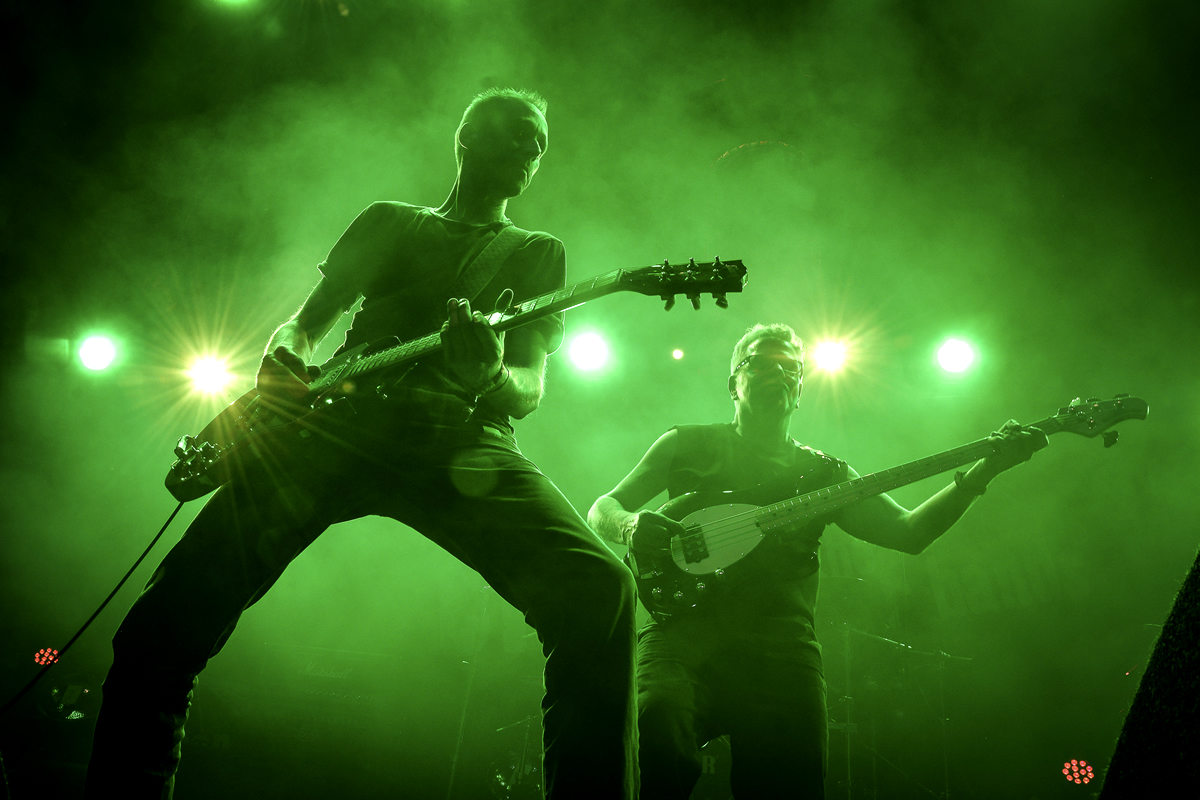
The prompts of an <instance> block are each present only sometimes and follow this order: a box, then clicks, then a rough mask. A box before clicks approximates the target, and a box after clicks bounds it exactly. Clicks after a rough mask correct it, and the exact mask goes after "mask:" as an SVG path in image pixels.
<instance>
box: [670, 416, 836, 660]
mask: <svg viewBox="0 0 1200 800" xmlns="http://www.w3.org/2000/svg"><path fill="white" fill-rule="evenodd" d="M674 430H675V432H676V437H677V438H676V447H675V456H674V458H673V460H672V462H671V468H670V471H669V473H668V475H667V493H668V494H669V495H670V497H671V498H672V499H673V498H675V497H678V496H679V495H682V494H687V493H688V492H708V491H712V492H732V491H741V490H744V489H753V488H755V487H757V486H761V485H763V484H778V485H779V486H780V487H781V492H782V493H781V494H780V496H778V497H774V498H773V499H772V502H773V501H775V500H783V499H785V498H786V497H787V496H789V495H790V494H791V493H792V492H791V491H788V490H784V489H782V487H783V486H795V485H796V484H800V483H802V485H803V487H804V491H815V490H816V489H819V488H823V487H824V486H828V485H830V484H833V483H836V482H837V481H838V480H841V479H843V478H844V477H845V475H846V470H845V464H844V463H843V462H840V461H837V460H836V459H833V458H830V457H829V456H827V455H825V454H824V453H822V452H820V451H819V450H814V449H812V448H810V447H805V446H803V445H800V444H798V443H796V442H795V441H792V442H791V447H790V448H789V449H787V450H785V451H784V452H782V453H780V454H776V455H772V456H764V455H763V454H762V453H761V452H760V451H759V450H758V449H757V448H755V447H753V446H751V445H750V444H748V443H747V442H746V441H745V440H744V439H742V437H741V436H739V435H738V434H737V431H736V430H735V429H734V426H733V424H732V423H720V424H716V425H679V426H676V427H675V428H674ZM824 527H825V523H824V522H822V521H818V522H814V523H812V524H810V525H808V526H807V527H805V528H804V529H803V530H800V531H796V532H794V533H792V534H788V535H783V536H768V537H767V538H766V539H764V540H763V541H762V542H761V543H760V544H759V545H758V546H757V548H755V549H754V550H753V551H751V552H750V553H749V554H747V556H746V557H745V562H746V563H744V564H741V565H738V566H741V567H742V568H743V569H748V570H751V571H752V575H751V576H743V579H740V580H737V581H734V582H733V583H732V585H730V586H728V587H726V588H725V589H724V590H723V591H722V593H721V594H720V595H719V596H716V597H713V598H711V600H710V605H707V606H705V607H703V608H700V609H697V611H696V612H694V613H696V614H701V615H703V614H708V615H712V617H713V618H714V623H715V624H721V625H727V626H730V627H732V628H734V629H737V630H742V631H753V632H755V633H759V634H762V635H764V636H767V637H770V638H772V639H776V640H778V642H779V644H780V645H781V646H799V647H800V648H801V651H802V652H803V651H805V650H807V653H808V657H810V659H811V661H812V665H813V666H814V667H817V668H818V669H819V668H820V647H819V646H818V645H817V643H816V632H815V629H814V625H815V622H814V610H815V607H816V603H817V587H818V581H819V572H818V569H817V560H816V557H815V553H816V552H817V548H818V547H819V546H820V538H821V532H822V530H823V529H824ZM751 562H752V563H751ZM731 574H732V568H731ZM688 616H689V617H690V616H692V615H688Z"/></svg>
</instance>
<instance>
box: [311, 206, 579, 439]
mask: <svg viewBox="0 0 1200 800" xmlns="http://www.w3.org/2000/svg"><path fill="white" fill-rule="evenodd" d="M508 224H509V223H504V222H497V223H491V224H485V225H474V224H470V223H464V222H458V221H456V220H450V219H446V218H445V217H442V216H440V215H438V214H435V213H434V212H433V211H432V209H429V208H427V207H423V206H414V205H409V204H407V203H398V202H378V203H372V204H371V205H370V206H368V207H367V208H366V209H365V210H364V211H363V212H362V213H361V214H359V215H358V217H357V218H355V220H354V222H352V223H351V224H350V227H349V228H347V229H346V232H345V233H343V234H342V236H341V238H340V239H338V241H337V244H335V245H334V246H333V249H332V250H331V251H330V252H329V257H328V258H327V259H326V260H325V261H324V262H322V263H321V264H320V265H319V268H320V270H321V273H322V274H323V275H324V276H325V279H326V280H327V281H330V282H331V283H334V284H337V285H338V286H341V287H344V288H346V289H348V290H350V291H353V292H357V293H358V294H360V295H362V296H363V303H362V308H361V309H359V311H358V312H357V313H356V314H355V315H354V322H353V325H352V327H351V328H350V330H349V331H347V332H346V340H345V342H344V343H343V344H342V346H341V347H340V348H339V350H338V352H339V353H340V352H341V351H343V350H346V349H347V348H351V347H355V346H357V345H359V344H362V343H363V342H373V341H376V340H379V339H383V338H386V337H389V336H395V337H397V338H399V339H400V340H401V341H408V340H410V339H417V338H420V337H422V336H426V335H428V334H430V333H433V332H435V331H437V329H438V328H439V327H440V326H441V324H442V323H443V322H444V321H445V319H446V301H447V299H449V297H450V296H451V290H452V289H453V288H454V286H455V283H456V281H457V280H458V277H459V275H460V274H461V273H462V272H463V270H464V269H465V268H466V267H467V266H468V265H469V264H470V263H471V262H472V261H473V260H474V258H475V256H477V255H478V254H479V253H480V252H481V251H482V250H483V249H484V248H485V247H486V246H487V245H488V243H489V242H491V240H492V239H493V238H495V236H496V234H497V233H498V232H499V231H501V230H502V229H504V228H505V227H506V226H507V225H508ZM565 277H566V255H565V251H564V249H563V245H562V242H560V241H559V240H558V239H556V238H554V237H553V236H551V235H550V234H548V233H542V232H530V233H528V235H527V236H526V237H525V241H524V242H523V243H522V244H520V245H519V246H518V247H517V249H516V251H515V252H514V253H513V254H512V255H511V256H510V257H509V259H508V260H507V261H506V262H505V263H504V266H502V267H501V268H500V270H499V271H498V272H497V273H496V275H495V277H493V278H492V280H491V281H489V282H488V284H487V285H486V286H484V287H483V289H481V290H480V292H479V294H478V295H477V296H476V297H475V298H473V299H472V301H471V308H472V309H476V310H480V311H483V312H484V313H490V312H491V311H492V310H493V309H494V307H495V304H496V299H497V298H498V297H499V296H500V293H501V292H502V291H504V290H505V289H512V290H513V295H514V300H515V302H520V301H522V300H526V299H528V298H530V297H534V296H537V295H540V294H545V293H547V292H552V291H555V290H557V289H560V288H562V286H563V282H564V280H565ZM528 327H530V328H533V329H535V330H538V331H539V332H540V333H541V334H542V336H543V337H544V338H545V340H546V343H547V346H548V352H554V350H556V349H557V348H558V346H559V345H560V344H561V343H562V339H563V319H562V314H554V315H550V316H547V317H543V318H542V319H540V320H537V321H535V322H532V323H530V324H529V325H528ZM427 361H428V362H429V363H425V364H422V365H420V366H419V367H418V368H417V369H416V370H415V371H414V374H413V375H412V376H411V378H410V379H411V380H413V381H414V382H417V383H420V384H422V385H425V386H436V385H438V383H439V382H438V381H436V380H432V379H431V378H433V377H434V376H436V375H437V374H440V373H441V371H442V359H441V357H440V356H437V357H433V358H430V359H427ZM476 417H487V418H492V419H495V420H496V421H500V422H502V423H504V424H506V425H507V424H508V419H507V416H506V415H503V414H501V413H499V412H497V411H495V410H494V409H489V408H488V407H487V402H486V398H485V399H484V400H483V401H481V403H480V407H479V411H478V412H477V413H476Z"/></svg>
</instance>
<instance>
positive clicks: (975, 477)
mask: <svg viewBox="0 0 1200 800" xmlns="http://www.w3.org/2000/svg"><path fill="white" fill-rule="evenodd" d="M994 435H995V436H996V437H997V440H998V441H999V442H1001V447H1000V449H999V452H997V453H996V454H994V455H990V456H988V457H987V458H984V459H982V460H981V461H977V462H976V463H975V464H974V465H973V466H972V467H971V468H970V469H969V470H968V471H967V472H966V474H965V475H964V476H963V478H962V481H961V483H960V482H955V483H951V484H950V485H949V486H946V487H945V488H944V489H942V490H941V491H939V492H938V493H937V494H935V495H933V497H930V498H929V499H928V500H926V501H925V502H924V503H922V504H921V505H919V506H917V507H916V508H914V509H912V510H911V511H910V510H908V509H906V508H904V507H903V506H902V505H900V504H899V503H897V502H896V501H895V500H893V499H892V498H890V497H888V496H887V495H886V494H883V495H877V496H875V497H869V498H867V499H865V500H861V501H859V502H857V503H855V504H854V505H851V506H847V507H846V508H845V509H843V511H842V512H841V514H840V516H839V517H838V518H837V519H836V523H837V525H838V527H840V528H841V529H842V530H844V531H845V532H846V533H848V534H850V535H851V536H853V537H855V538H857V539H862V540H863V541H864V542H870V543H871V544H876V545H879V546H880V547H886V548H888V549H891V550H899V551H900V552H902V553H910V554H912V555H916V554H917V553H920V552H922V551H923V550H925V548H927V547H929V545H931V544H933V542H935V541H936V540H937V539H938V537H940V536H941V535H942V534H944V533H945V532H946V531H948V530H950V528H951V527H952V526H953V525H954V523H956V522H958V520H960V519H961V518H962V516H963V514H965V513H967V509H969V508H970V507H971V506H972V505H973V504H974V503H975V501H976V500H977V499H978V498H979V496H980V495H981V494H983V491H984V490H985V489H986V487H987V485H988V484H989V483H990V482H991V481H992V480H993V479H994V478H995V477H996V476H997V475H999V474H1000V473H1001V472H1004V471H1005V470H1008V469H1011V468H1013V467H1015V466H1016V465H1017V464H1020V463H1023V462H1025V461H1028V460H1029V459H1030V457H1031V456H1032V455H1033V453H1034V452H1035V451H1037V450H1040V449H1042V448H1043V447H1045V446H1046V444H1047V439H1046V435H1045V434H1044V433H1042V432H1041V431H1035V430H1032V429H1023V428H1021V426H1020V425H1017V423H1015V422H1012V421H1011V420H1010V421H1009V422H1007V423H1005V425H1004V426H1003V427H1002V428H1001V429H1000V432H999V433H998V434H994ZM850 477H851V478H855V477H858V475H857V473H855V472H854V470H850Z"/></svg>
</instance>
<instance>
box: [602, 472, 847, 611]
mask: <svg viewBox="0 0 1200 800" xmlns="http://www.w3.org/2000/svg"><path fill="white" fill-rule="evenodd" d="M822 479H824V480H827V479H828V477H827V475H826V474H825V472H824V471H823V470H822V471H819V472H818V474H816V475H809V476H805V477H803V478H800V479H796V478H792V479H791V480H788V481H779V482H774V483H767V484H762V485H760V486H755V487H752V488H750V489H744V490H741V491H736V492H689V493H688V494H684V495H680V496H679V497H676V498H674V499H672V500H670V501H669V502H667V503H666V504H665V505H664V506H663V507H662V508H660V509H659V513H660V514H662V515H663V516H666V517H669V518H671V519H674V520H676V521H678V522H681V523H683V526H684V528H685V531H684V533H683V534H681V535H679V536H676V537H673V538H672V539H671V546H670V552H669V553H668V552H665V551H664V552H662V553H661V554H642V553H637V552H636V551H634V550H633V549H632V548H630V550H629V551H628V553H626V555H625V563H626V564H627V565H628V566H629V568H630V569H631V570H632V571H633V576H634V580H635V581H636V582H637V585H638V596H639V597H640V598H641V601H642V605H644V606H645V607H646V610H647V611H649V612H650V613H651V614H652V615H653V616H654V617H655V619H658V620H660V621H662V620H665V619H669V618H670V617H673V616H676V615H679V614H686V613H688V612H691V611H694V610H695V609H697V608H699V607H701V606H703V605H707V604H708V603H709V602H710V601H716V602H719V600H718V599H717V597H718V596H719V595H720V594H722V593H723V592H724V591H725V590H727V589H728V588H729V587H731V586H733V585H734V584H737V583H741V582H742V581H744V580H747V579H749V578H752V577H753V576H754V575H755V573H756V572H757V569H756V568H757V566H758V565H759V564H760V563H761V562H762V561H763V555H764V553H763V551H764V550H766V549H767V548H763V550H757V548H758V547H759V545H761V544H763V543H764V540H767V539H768V538H769V537H773V536H778V535H779V534H780V533H783V531H771V532H768V531H767V530H764V524H765V523H766V522H768V521H769V519H770V517H769V515H764V513H763V508H762V507H763V506H767V505H768V504H770V503H772V502H774V501H777V500H779V499H781V498H785V497H792V496H795V495H799V494H802V493H803V492H804V491H806V490H807V489H812V488H815V487H816V486H818V485H820V483H821V482H822ZM812 522H813V520H812V519H811V518H810V519H806V520H798V521H797V523H796V525H795V526H791V527H789V529H788V532H789V533H793V534H798V535H803V534H804V532H805V531H809V530H810V526H811V523H812ZM805 523H809V524H805ZM797 527H798V528H801V529H802V530H794V528H797ZM811 527H815V528H816V530H815V531H811V533H810V534H809V535H810V537H811V542H812V555H811V558H810V562H811V563H812V565H813V566H814V567H815V564H816V547H817V544H818V542H819V536H820V528H821V527H823V526H822V525H820V524H817V525H815V526H811Z"/></svg>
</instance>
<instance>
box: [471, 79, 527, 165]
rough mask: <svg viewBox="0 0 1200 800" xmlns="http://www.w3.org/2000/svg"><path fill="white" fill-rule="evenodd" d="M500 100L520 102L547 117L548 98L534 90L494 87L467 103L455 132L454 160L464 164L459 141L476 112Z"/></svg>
mask: <svg viewBox="0 0 1200 800" xmlns="http://www.w3.org/2000/svg"><path fill="white" fill-rule="evenodd" d="M498 100H520V101H522V102H525V103H528V104H529V105H531V106H533V107H534V108H536V109H537V110H538V111H540V112H542V116H543V117H544V116H546V109H547V108H548V107H549V104H548V103H547V102H546V98H544V97H542V96H541V95H540V94H538V93H537V92H535V91H533V90H532V89H514V88H512V87H499V86H494V87H492V88H491V89H484V90H483V91H482V92H480V93H479V94H477V95H475V96H474V97H472V98H471V102H470V103H467V107H466V109H465V110H464V111H463V115H462V121H461V122H459V123H458V130H456V131H455V132H454V158H455V160H456V161H457V162H458V163H459V164H462V154H463V146H462V142H460V141H459V138H458V137H459V135H460V134H461V133H462V129H463V127H464V126H465V125H466V124H467V122H468V121H469V120H470V118H471V117H472V116H473V115H474V114H475V110H476V109H477V108H479V106H481V105H484V104H485V103H494V102H496V101H498Z"/></svg>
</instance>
